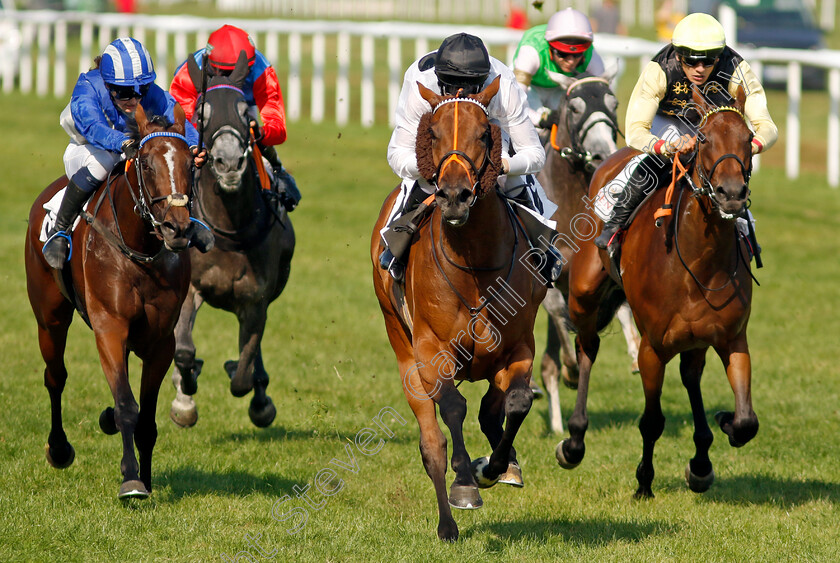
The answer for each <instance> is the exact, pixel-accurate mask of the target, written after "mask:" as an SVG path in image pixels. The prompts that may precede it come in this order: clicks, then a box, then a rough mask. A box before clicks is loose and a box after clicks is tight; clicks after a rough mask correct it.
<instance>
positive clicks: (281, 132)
mask: <svg viewBox="0 0 840 563" xmlns="http://www.w3.org/2000/svg"><path fill="white" fill-rule="evenodd" d="M241 51H245V54H246V55H247V58H248V66H249V67H250V68H249V71H248V76H247V77H246V78H245V84H244V85H243V86H242V91H243V93H244V94H245V101H246V102H248V104H249V106H250V107H251V113H252V124H253V125H256V124H257V115H256V114H257V112H259V118H260V120H261V121H262V126H261V127H260V128H259V132H258V139H257V142H258V143H259V145H260V150H261V152H262V155H263V156H264V157H265V158H266V160H268V162H269V164H271V167H272V169H273V171H274V175H275V177H276V178H277V180H279V181H280V183H281V186H279V188H280V192H281V193H280V200H281V203H282V204H283V206H284V207H285V208H286V210H287V211H291V210H293V209H294V208H295V207H296V206H297V204H298V201H300V192H299V191H298V189H297V184H296V183H295V180H294V178H292V176H291V175H290V174H289V173H288V172H287V171H286V169H285V168H283V165H282V164H281V162H280V159H279V158H278V156H277V151H276V150H275V149H274V145H280V144H282V143H283V142H285V140H286V110H285V108H284V107H283V94H282V92H281V90H280V83H279V82H278V80H277V74H276V73H275V72H274V68H273V67H272V66H271V63H270V62H269V61H268V59H266V58H265V55H263V54H262V53H261V52H260V51H258V50H257V48H256V46H255V45H254V41H253V40H252V39H251V37H250V36H249V35H248V34H247V33H246V32H245V31H243V30H242V29H239V28H238V27H235V26H232V25H223V26H222V27H220V28H219V29H217V30H216V31H214V32H213V33H211V34H210V37H209V38H208V39H207V47H205V48H204V49H199V50H198V51H196V52H195V53H193V54H192V57H193V58H194V59H195V61H196V62H197V63H198V66H199V68H202V65H203V63H204V58H205V54H206V56H207V62H208V68H207V69H206V70H207V72H208V74H209V75H215V74H230V72H231V71H232V70H233V69H234V67H235V66H236V60H237V59H238V58H239V53H240V52H241ZM200 89H201V85H200V84H198V85H196V84H193V81H192V79H191V78H190V74H189V71H188V69H187V65H186V61H184V62H183V63H181V65H180V66H179V67H178V68H177V70H176V71H175V76H174V77H173V79H172V84H171V85H170V87H169V92H170V93H171V94H172V95H173V96H174V97H175V99H176V100H178V102H179V103H180V104H181V107H183V108H184V110H185V111H186V113H187V118H188V119H192V118H193V115H194V114H195V106H196V103H197V101H198V97H199V91H200Z"/></svg>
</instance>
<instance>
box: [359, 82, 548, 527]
mask: <svg viewBox="0 0 840 563" xmlns="http://www.w3.org/2000/svg"><path fill="white" fill-rule="evenodd" d="M419 88H420V93H421V95H422V96H423V98H424V99H425V100H426V101H427V102H429V104H430V106H431V108H432V111H431V112H430V113H428V114H426V116H424V118H423V119H422V120H421V121H420V125H419V127H418V131H417V155H418V159H417V160H418V167H419V169H420V171H421V174H422V175H423V176H424V178H426V179H427V180H430V182H431V183H433V184H434V185H435V186H436V191H435V195H434V203H433V204H432V205H433V207H432V211H431V214H430V216H429V217H428V220H426V221H425V222H424V223H423V224H422V225H421V226H420V228H419V230H418V232H417V234H416V235H415V237H416V238H415V243H414V245H413V248H412V251H411V254H410V257H409V260H408V267H407V275H406V279H405V286H404V287H401V286H397V285H395V284H394V282H393V279H392V278H391V276H390V275H389V274H388V273H387V272H386V271H384V270H382V269H380V268H379V265H378V262H379V261H378V256H379V254H380V252H381V247H380V235H379V232H380V229H381V228H382V226H383V225H384V224H385V222H386V221H387V219H388V211H389V210H390V209H391V205H392V203H393V201H394V198H395V197H396V193H397V192H396V190H395V191H394V192H393V193H391V195H390V196H389V197H388V198H387V199H386V201H385V204H384V206H383V207H382V211H381V212H380V215H379V219H378V221H377V223H376V225H375V227H374V230H373V237H372V240H371V260H372V262H373V281H374V288H375V290H376V295H377V298H378V299H379V304H380V307H381V308H382V314H383V316H384V317H385V327H386V329H387V332H388V337H389V339H390V341H391V346H392V347H393V349H394V353H395V354H396V356H397V361H398V363H399V370H400V375H401V378H402V381H403V391H404V393H405V396H406V399H407V400H408V403H409V405H410V406H411V409H412V411H413V412H414V415H415V417H416V418H417V422H418V424H419V426H420V453H421V457H422V459H423V465H424V466H425V469H426V472H427V473H428V475H429V477H430V478H431V480H432V483H433V484H434V489H435V494H436V497H437V503H438V514H439V522H438V536H439V537H440V538H441V539H443V540H447V541H454V540H456V539H457V538H458V526H457V524H456V523H455V520H454V519H453V517H452V512H451V509H450V506H453V507H455V508H461V509H465V508H478V507H480V506H481V505H482V500H481V496H480V495H479V492H478V488H479V487H489V486H492V485H494V484H495V483H496V482H498V481H499V480H500V478H501V481H502V482H507V483H509V484H512V485H515V486H522V480H521V473H520V471H519V466H518V464H517V461H516V451H515V450H514V448H513V441H514V438H515V437H516V433H517V431H518V430H519V427H520V425H521V424H522V421H523V420H524V419H525V416H526V415H527V413H528V411H529V409H530V407H531V401H532V398H533V394H532V392H531V389H530V387H529V383H530V377H531V370H532V367H533V360H534V335H533V329H534V319H535V317H536V314H537V310H538V308H539V305H540V303H541V302H542V300H543V297H544V296H545V286H544V285H543V284H542V283H540V281H539V280H538V279H537V278H536V277H535V276H534V275H533V274H532V272H533V270H534V268H533V267H532V266H531V267H528V266H526V263H527V262H528V260H529V255H528V247H527V243H526V241H525V237H524V234H523V233H522V232H521V231H520V228H519V227H518V226H517V223H516V221H517V219H516V217H515V215H514V214H513V211H512V210H511V208H510V207H509V205H508V204H507V203H506V202H505V201H503V199H502V197H501V196H499V195H498V194H497V193H496V191H495V187H496V183H497V182H496V179H497V177H498V175H499V174H500V172H501V131H500V129H499V128H498V127H497V126H495V125H491V124H490V123H489V121H488V117H487V109H486V108H487V105H488V104H489V103H490V101H491V100H492V98H493V96H495V95H496V93H497V92H498V88H499V80H498V79H497V80H495V81H493V82H492V83H491V84H490V85H489V86H487V87H486V88H485V89H484V90H483V91H482V92H480V93H478V94H475V95H471V96H466V97H451V96H439V95H437V94H435V93H434V92H432V91H431V90H429V89H427V88H425V87H423V86H422V85H419ZM465 379H468V380H470V381H479V380H487V381H488V382H489V388H488V390H487V393H486V394H485V396H484V398H483V399H482V401H481V408H480V411H479V415H478V419H479V422H480V424H481V429H482V432H483V433H484V434H485V435H486V436H487V439H488V441H489V443H490V446H491V448H492V449H493V452H492V454H491V455H490V456H489V459H488V458H479V459H477V460H475V461H472V460H471V459H470V456H469V454H468V453H467V450H466V447H465V445H464V436H463V422H464V418H465V416H466V411H467V405H466V400H465V399H464V397H463V396H462V395H461V394H460V393H459V392H458V390H457V384H459V383H460V382H461V381H462V380H465ZM436 407H437V408H439V409H440V416H441V419H442V420H443V422H444V423H445V424H446V425H447V427H448V428H449V431H450V434H451V437H452V469H453V471H454V472H455V480H454V482H453V484H452V487H451V490H450V494H449V496H448V498H447V494H446V466H447V460H446V449H447V448H446V437H445V436H444V434H443V433H442V432H441V429H440V426H439V424H438V421H437V418H436ZM503 422H504V423H505V424H504V425H503Z"/></svg>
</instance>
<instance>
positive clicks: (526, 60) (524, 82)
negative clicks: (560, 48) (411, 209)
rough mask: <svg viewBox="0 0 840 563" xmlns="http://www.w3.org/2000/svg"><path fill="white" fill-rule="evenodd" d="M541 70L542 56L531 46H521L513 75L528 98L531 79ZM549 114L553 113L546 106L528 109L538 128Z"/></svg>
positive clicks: (530, 117) (529, 116) (514, 62)
mask: <svg viewBox="0 0 840 563" xmlns="http://www.w3.org/2000/svg"><path fill="white" fill-rule="evenodd" d="M539 70H540V55H539V54H538V53H537V50H536V49H534V48H533V47H531V46H530V45H522V46H520V47H519V52H518V53H517V54H516V59H515V60H514V61H513V75H514V76H515V77H516V83H517V84H518V85H519V87H520V88H521V89H522V91H523V92H524V93H525V96H526V97H527V96H528V90H529V88H530V87H531V79H532V78H533V77H534V75H535V74H536V73H537V72H538V71H539ZM549 113H551V109H550V108H547V107H545V106H539V107H531V106H530V105H529V107H528V118H529V119H530V120H531V123H532V124H533V125H534V126H535V127H538V126H539V124H540V122H542V121H543V120H544V119H546V118H547V117H548V114H549Z"/></svg>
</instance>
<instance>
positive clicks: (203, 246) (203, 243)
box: [188, 217, 216, 254]
mask: <svg viewBox="0 0 840 563" xmlns="http://www.w3.org/2000/svg"><path fill="white" fill-rule="evenodd" d="M190 221H191V223H190V230H189V233H188V235H189V239H190V246H192V247H194V248H195V249H196V250H198V251H199V252H201V253H202V254H204V253H206V252H210V251H211V250H213V247H214V246H216V236H215V235H214V234H213V232H212V231H211V230H210V227H208V226H207V224H206V223H205V222H204V221H202V220H200V219H196V218H195V217H190Z"/></svg>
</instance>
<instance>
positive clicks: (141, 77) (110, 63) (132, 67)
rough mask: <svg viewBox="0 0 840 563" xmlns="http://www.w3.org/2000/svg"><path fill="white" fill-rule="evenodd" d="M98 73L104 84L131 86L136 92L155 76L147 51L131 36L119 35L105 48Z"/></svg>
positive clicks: (153, 79)
mask: <svg viewBox="0 0 840 563" xmlns="http://www.w3.org/2000/svg"><path fill="white" fill-rule="evenodd" d="M99 73H100V75H101V76H102V80H103V81H104V82H105V83H106V84H114V85H117V86H133V87H134V90H135V91H136V92H138V93H142V92H141V91H140V87H141V86H145V85H146V84H151V83H152V82H154V81H155V77H156V74H155V66H154V64H152V57H151V55H149V51H147V50H146V48H145V47H144V46H143V45H142V44H141V43H140V42H139V41H137V40H136V39H134V38H133V37H120V38H119V39H116V40H115V41H114V42H113V43H111V44H110V45H108V46H107V47H106V48H105V52H104V53H102V60H101V61H100V63H99Z"/></svg>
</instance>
